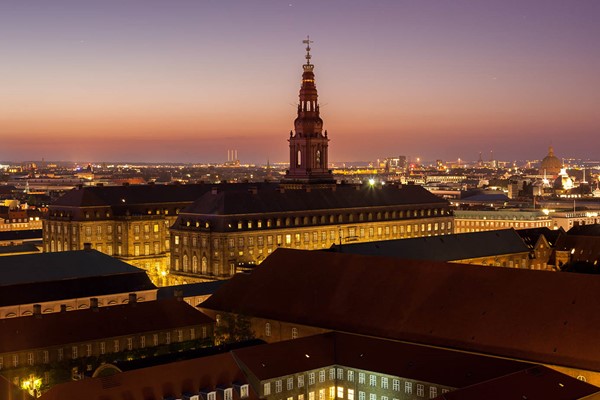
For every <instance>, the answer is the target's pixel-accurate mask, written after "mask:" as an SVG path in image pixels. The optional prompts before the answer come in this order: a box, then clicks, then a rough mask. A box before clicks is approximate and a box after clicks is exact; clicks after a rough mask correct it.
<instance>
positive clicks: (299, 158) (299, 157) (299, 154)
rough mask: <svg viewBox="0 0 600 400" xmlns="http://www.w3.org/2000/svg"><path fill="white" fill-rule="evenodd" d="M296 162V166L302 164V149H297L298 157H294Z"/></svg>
mask: <svg viewBox="0 0 600 400" xmlns="http://www.w3.org/2000/svg"><path fill="white" fill-rule="evenodd" d="M296 163H297V165H298V166H300V165H302V151H301V150H298V158H297V159H296Z"/></svg>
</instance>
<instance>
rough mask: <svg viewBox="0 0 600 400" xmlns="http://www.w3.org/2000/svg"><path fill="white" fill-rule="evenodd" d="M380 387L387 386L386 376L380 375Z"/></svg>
mask: <svg viewBox="0 0 600 400" xmlns="http://www.w3.org/2000/svg"><path fill="white" fill-rule="evenodd" d="M381 388H382V389H387V388H388V378H386V377H383V376H382V377H381Z"/></svg>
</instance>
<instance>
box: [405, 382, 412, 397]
mask: <svg viewBox="0 0 600 400" xmlns="http://www.w3.org/2000/svg"><path fill="white" fill-rule="evenodd" d="M412 391H413V390H412V382H404V393H407V394H412Z"/></svg>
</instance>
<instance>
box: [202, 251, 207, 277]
mask: <svg viewBox="0 0 600 400" xmlns="http://www.w3.org/2000/svg"><path fill="white" fill-rule="evenodd" d="M200 268H201V269H200V271H201V272H202V274H203V275H205V274H207V273H208V260H207V259H206V257H204V256H203V257H202V261H201V265H200Z"/></svg>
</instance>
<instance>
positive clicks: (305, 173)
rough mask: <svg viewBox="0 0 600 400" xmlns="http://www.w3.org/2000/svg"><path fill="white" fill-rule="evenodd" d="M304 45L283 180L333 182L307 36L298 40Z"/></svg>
mask: <svg viewBox="0 0 600 400" xmlns="http://www.w3.org/2000/svg"><path fill="white" fill-rule="evenodd" d="M302 43H303V44H305V45H306V55H305V56H304V58H306V63H305V64H304V65H302V70H303V71H302V84H301V86H300V92H299V94H298V100H299V101H298V116H297V117H296V119H295V120H294V131H293V132H290V138H289V139H288V141H289V142H290V169H289V170H288V173H287V174H286V180H287V181H296V182H300V181H301V182H306V183H309V182H333V175H332V174H331V171H330V170H329V169H328V159H327V147H328V142H329V139H328V138H327V134H325V135H324V134H323V120H322V119H321V116H320V111H319V103H318V97H319V96H318V94H317V86H316V85H315V73H314V67H315V66H314V65H313V64H311V62H310V61H311V58H312V56H311V54H310V51H311V47H310V45H311V43H313V41H312V40H310V36H307V37H306V39H304V40H303V41H302Z"/></svg>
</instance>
